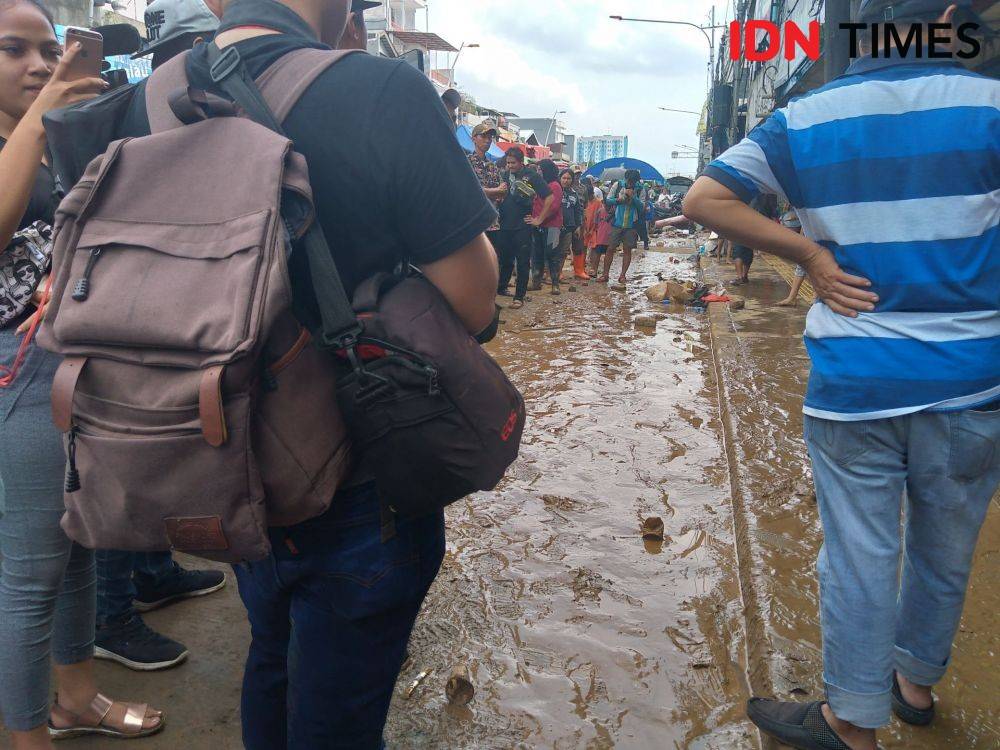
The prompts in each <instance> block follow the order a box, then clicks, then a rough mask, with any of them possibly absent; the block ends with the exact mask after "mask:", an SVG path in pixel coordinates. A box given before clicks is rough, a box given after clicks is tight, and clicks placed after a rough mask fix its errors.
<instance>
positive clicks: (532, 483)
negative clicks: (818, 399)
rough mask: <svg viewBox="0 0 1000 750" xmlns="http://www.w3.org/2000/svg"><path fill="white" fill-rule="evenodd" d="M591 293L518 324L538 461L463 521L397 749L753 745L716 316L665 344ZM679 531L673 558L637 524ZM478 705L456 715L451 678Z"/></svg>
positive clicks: (591, 289)
mask: <svg viewBox="0 0 1000 750" xmlns="http://www.w3.org/2000/svg"><path fill="white" fill-rule="evenodd" d="M669 261H670V256H668V255H666V254H664V253H650V254H649V255H647V257H646V258H645V260H643V261H642V262H640V263H639V264H638V268H637V271H638V273H637V274H636V275H635V277H634V278H633V279H631V280H630V282H629V291H628V292H623V291H615V290H609V289H607V288H606V287H604V286H601V285H597V284H591V285H589V286H588V287H587V288H580V289H579V291H578V292H576V293H572V292H571V293H564V294H563V295H562V296H561V297H557V298H551V297H550V296H549V295H548V293H547V290H546V291H545V292H542V293H535V295H534V301H532V302H531V303H529V304H528V305H527V306H526V307H525V308H524V309H523V310H521V311H517V312H515V311H510V310H508V311H506V312H505V313H504V319H505V324H504V327H503V333H502V335H501V336H499V337H498V338H497V340H496V341H495V342H494V343H493V344H491V350H492V352H493V353H494V354H495V356H496V357H497V359H498V360H499V361H500V362H501V363H502V364H503V365H504V367H505V368H506V369H507V371H508V373H509V374H510V376H511V377H512V379H513V380H514V381H515V382H516V383H518V385H519V386H520V387H521V388H522V390H523V392H524V396H525V399H526V401H527V403H528V408H529V423H528V432H527V435H526V438H525V441H524V444H523V446H522V450H521V458H520V459H519V460H518V461H517V463H516V464H515V466H514V467H513V470H512V471H511V472H510V475H509V477H508V478H507V479H506V480H505V481H504V483H503V484H502V485H501V486H500V487H499V488H498V489H497V491H495V492H493V493H484V494H480V495H478V496H475V497H472V498H469V500H468V501H467V502H465V503H463V504H461V505H459V506H457V507H454V508H453V509H452V510H451V511H450V512H449V518H448V520H449V533H450V546H449V554H448V556H447V558H446V562H445V565H444V567H443V570H442V573H441V575H440V577H439V579H438V582H437V584H436V586H435V588H434V589H433V590H432V593H431V595H430V597H429V598H428V602H427V604H426V609H425V612H424V616H423V617H422V618H421V620H420V621H419V623H418V625H417V629H416V632H415V633H414V636H413V638H412V641H411V647H410V654H411V662H410V664H409V665H408V667H407V669H406V670H404V674H403V675H402V677H401V680H400V685H402V686H408V685H409V684H410V683H411V682H412V681H413V680H414V679H415V678H416V676H417V675H418V674H419V673H421V672H423V671H425V670H428V669H434V670H435V671H434V673H433V674H432V675H431V676H429V677H428V678H427V679H426V681H425V682H424V683H423V684H422V685H421V687H420V688H418V690H417V691H416V692H415V693H414V695H413V697H412V698H411V699H409V700H407V699H400V698H398V696H397V702H396V704H395V710H394V712H393V715H392V719H391V722H390V730H389V735H388V736H389V738H390V740H392V741H394V742H396V743H398V744H399V746H402V747H484V748H487V747H488V748H509V747H515V746H526V747H555V748H577V747H580V748H582V747H612V746H620V747H637V748H646V747H648V748H653V747H752V746H753V741H752V740H751V734H750V731H749V727H750V725H749V723H748V722H746V721H745V720H744V718H743V716H742V704H743V702H744V700H745V699H746V697H747V686H746V684H745V679H744V674H745V659H746V655H745V648H744V639H743V629H742V624H741V622H742V619H741V618H742V606H741V600H740V592H739V581H738V578H737V575H736V565H735V559H734V544H733V537H732V533H733V532H732V528H733V526H732V518H731V514H730V510H729V489H728V485H729V477H728V473H727V465H726V460H725V457H724V452H723V447H722V441H721V437H720V430H719V423H718V420H717V415H718V410H717V396H716V390H715V383H714V380H713V378H712V367H711V349H710V340H709V339H710V334H709V330H708V318H707V316H706V315H705V314H704V313H699V312H695V311H685V310H683V309H678V310H677V311H676V312H674V313H673V314H670V315H668V316H667V317H665V318H664V319H663V320H662V321H661V322H660V323H659V326H658V327H657V329H656V331H655V333H652V332H650V331H647V330H643V329H638V328H635V327H634V326H633V324H632V318H633V314H634V311H635V310H638V309H641V310H643V311H646V310H648V308H649V307H650V303H649V302H647V300H646V298H645V297H644V296H643V295H642V291H643V290H644V289H645V288H646V286H648V285H649V284H651V283H653V282H655V274H656V272H657V271H664V272H670V271H671V270H673V269H675V268H677V266H676V265H675V264H672V263H670V262H669ZM647 516H659V517H662V518H663V520H664V524H665V532H666V536H665V539H664V541H663V543H662V544H660V543H648V542H647V543H645V544H644V542H643V540H642V538H641V536H640V533H639V532H640V526H641V523H642V521H643V519H644V518H645V517H647ZM460 662H466V663H468V664H469V665H470V667H471V669H472V671H473V674H474V676H475V680H474V681H475V682H476V684H477V685H478V693H477V696H476V701H475V704H474V705H473V707H472V710H463V711H454V710H441V705H442V699H443V684H444V681H445V680H446V679H447V672H448V670H449V669H450V668H451V666H452V665H454V664H456V663H460Z"/></svg>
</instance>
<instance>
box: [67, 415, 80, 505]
mask: <svg viewBox="0 0 1000 750" xmlns="http://www.w3.org/2000/svg"><path fill="white" fill-rule="evenodd" d="M76 432H77V428H76V427H70V428H69V440H68V441H67V443H66V455H67V456H68V458H69V460H68V461H67V463H66V484H65V485H64V486H63V489H64V490H65V491H66V492H67V493H73V492H77V491H78V490H79V489H80V472H79V471H77V470H76Z"/></svg>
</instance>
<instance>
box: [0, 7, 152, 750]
mask: <svg viewBox="0 0 1000 750" xmlns="http://www.w3.org/2000/svg"><path fill="white" fill-rule="evenodd" d="M78 53H80V46H79V44H77V43H74V44H73V45H72V46H71V47H70V49H69V50H68V51H67V52H66V54H65V55H63V50H62V48H61V47H60V46H59V43H58V41H57V39H56V34H55V26H54V24H53V21H52V16H51V15H50V14H49V12H48V11H47V10H46V9H45V8H44V7H43V6H42V5H40V4H39V3H38V2H37V0H0V184H2V185H3V186H4V188H3V190H2V191H0V248H3V249H0V271H4V270H5V266H6V265H7V264H5V260H10V257H9V256H8V258H7V259H5V258H4V255H7V254H8V251H9V250H10V247H9V246H10V244H11V239H12V237H13V236H14V234H15V233H16V232H18V231H19V230H21V229H24V228H25V227H28V226H30V225H32V224H35V222H44V224H48V225H51V224H52V223H53V220H54V218H53V217H54V212H55V206H56V203H57V201H58V196H57V195H56V185H55V180H54V178H53V175H52V172H51V171H50V170H49V167H48V165H47V163H46V156H45V131H44V129H43V128H42V115H43V114H45V113H46V112H48V111H49V110H51V109H56V108H59V107H66V106H68V105H70V104H74V103H76V102H80V101H84V100H86V99H89V98H92V97H94V96H96V95H97V94H99V93H100V92H102V91H104V89H105V88H106V85H105V84H104V82H103V81H102V80H101V79H100V78H99V77H94V76H87V75H86V72H87V71H93V70H99V67H91V65H92V63H91V61H90V60H89V59H88V60H86V64H82V65H81V61H80V60H75V58H76V57H77V55H78ZM91 56H92V54H91V55H88V57H91ZM99 65H100V61H99V60H98V61H96V66H99ZM81 70H82V71H83V72H84V76H83V77H80V71H81ZM36 226H37V225H36ZM45 290H46V279H45V278H43V277H41V274H39V278H38V279H37V285H36V287H35V290H34V293H33V296H32V302H33V304H32V305H29V306H28V307H27V308H26V309H25V310H24V311H23V312H22V313H21V314H20V315H19V316H17V317H16V318H14V319H13V320H9V321H8V322H7V323H5V324H4V325H3V327H0V362H2V363H3V364H4V365H5V366H6V368H5V371H4V372H3V374H4V377H3V378H2V382H3V387H0V557H2V566H0V675H2V677H0V713H2V717H3V723H4V725H5V726H6V728H7V729H8V730H9V731H10V733H11V746H12V747H13V748H14V750H39V749H48V748H51V747H52V744H51V742H52V739H51V738H52V736H76V735H81V734H102V735H110V736H116V737H139V736H144V735H147V734H152V733H153V732H156V731H158V730H160V729H162V727H163V718H162V715H161V714H160V712H158V711H154V710H150V709H148V708H147V707H146V706H143V705H134V704H128V703H122V702H116V701H112V700H110V699H108V698H105V697H104V696H103V695H101V694H100V693H99V692H98V690H97V685H96V683H95V680H94V669H93V651H94V608H95V581H94V553H93V551H91V550H87V549H84V548H83V547H80V546H79V545H77V544H75V543H73V542H72V541H70V539H69V538H68V537H67V536H66V535H65V534H64V533H63V531H62V529H61V528H60V527H59V520H60V518H61V517H62V513H63V500H62V496H63V487H62V484H63V473H64V466H65V459H64V454H63V446H62V439H61V437H60V435H59V433H58V432H57V431H56V429H55V427H54V426H53V424H52V419H51V416H50V409H49V391H50V389H51V387H52V377H53V374H54V373H55V369H56V365H57V364H58V358H56V357H55V356H53V355H51V354H49V353H47V352H45V351H43V350H41V349H39V348H38V347H37V346H35V345H33V344H31V345H29V346H27V347H26V349H25V350H24V352H22V354H23V355H24V356H23V358H22V359H21V361H20V366H19V367H17V368H14V369H16V372H11V371H10V370H11V368H10V365H11V363H12V362H13V361H14V360H15V359H16V358H17V354H18V351H19V349H21V345H22V342H23V341H24V339H23V338H22V337H23V335H24V334H25V332H26V331H27V330H28V329H29V328H30V326H31V324H32V322H34V320H36V319H37V318H39V317H40V316H41V315H42V314H43V312H44V305H45V294H46V291H45ZM50 659H51V660H52V661H53V662H54V664H55V677H56V682H57V684H58V691H57V697H56V702H55V704H54V705H49V700H50V696H51V692H50V686H49V674H50V664H49V661H50Z"/></svg>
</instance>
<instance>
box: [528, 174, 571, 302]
mask: <svg viewBox="0 0 1000 750" xmlns="http://www.w3.org/2000/svg"><path fill="white" fill-rule="evenodd" d="M535 166H536V167H537V168H538V171H539V172H540V173H541V175H542V179H543V180H545V182H546V183H548V186H549V190H551V191H552V195H550V196H549V197H547V198H545V199H544V200H542V199H541V198H539V197H538V196H535V204H534V207H533V209H532V211H531V216H526V217H525V219H524V221H525V223H526V224H529V225H530V226H532V227H534V228H535V238H534V245H533V246H532V253H531V286H529V287H528V289H530V290H532V291H538V290H540V289H541V288H542V274H543V273H544V271H545V267H546V266H548V270H549V280H550V281H551V282H552V294H559V293H560V292H559V271H560V266H561V265H562V256H561V255H560V254H559V233H560V230H561V229H562V198H563V189H562V185H560V184H559V168H558V167H556V165H555V162H553V161H552V160H551V159H542V160H541V161H540V162H538V164H536V165H535Z"/></svg>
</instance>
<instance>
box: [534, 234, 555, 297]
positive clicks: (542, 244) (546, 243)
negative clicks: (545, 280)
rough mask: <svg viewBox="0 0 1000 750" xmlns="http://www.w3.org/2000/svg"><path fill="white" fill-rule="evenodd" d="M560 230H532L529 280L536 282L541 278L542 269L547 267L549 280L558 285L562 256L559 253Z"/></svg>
mask: <svg viewBox="0 0 1000 750" xmlns="http://www.w3.org/2000/svg"><path fill="white" fill-rule="evenodd" d="M559 234H560V230H559V228H558V227H556V228H554V229H553V228H548V227H538V228H536V229H535V230H534V244H533V246H532V251H531V278H532V280H533V281H538V280H539V279H541V277H542V269H543V268H544V267H545V266H548V269H549V280H550V281H551V282H552V283H553V284H557V283H559V272H560V271H561V270H562V254H561V253H560V251H559Z"/></svg>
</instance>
